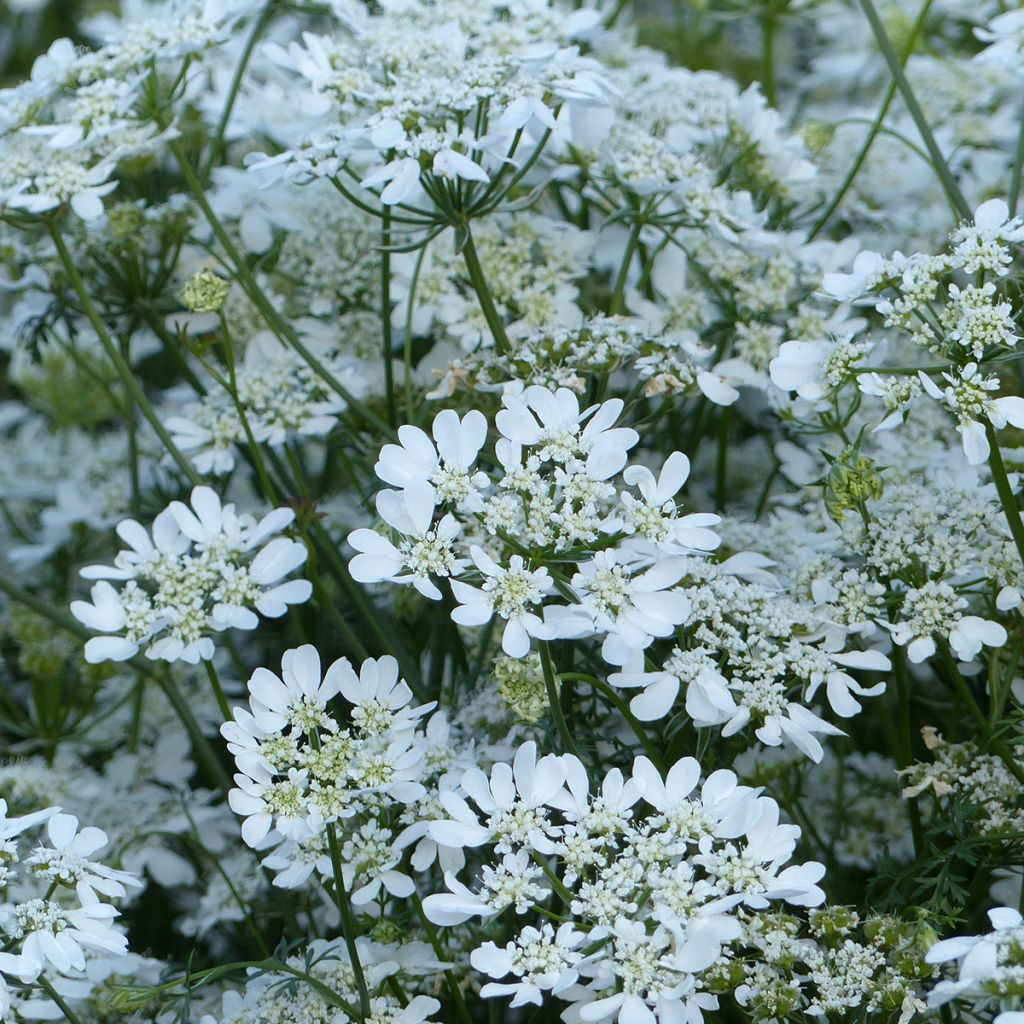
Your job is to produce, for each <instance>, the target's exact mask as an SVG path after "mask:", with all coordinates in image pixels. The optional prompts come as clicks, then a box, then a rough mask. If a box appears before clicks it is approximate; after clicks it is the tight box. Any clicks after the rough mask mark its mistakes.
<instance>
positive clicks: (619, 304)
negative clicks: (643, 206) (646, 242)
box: [608, 215, 644, 316]
mask: <svg viewBox="0 0 1024 1024" xmlns="http://www.w3.org/2000/svg"><path fill="white" fill-rule="evenodd" d="M643 226H644V222H643V219H642V218H641V217H640V216H639V215H637V218H636V220H634V221H633V226H632V228H631V229H630V232H629V240H628V241H627V242H626V250H625V252H624V253H623V254H622V262H621V263H620V264H619V272H618V273H617V274H616V275H615V284H614V285H613V286H612V297H611V299H609V301H608V312H609V314H611V315H612V316H614V315H615V314H616V313H621V312H622V311H623V300H624V296H625V292H626V279H627V278H628V277H629V268H630V265H631V264H632V262H633V254H634V253H635V252H636V247H637V246H638V245H639V244H640V232H641V231H642V230H643Z"/></svg>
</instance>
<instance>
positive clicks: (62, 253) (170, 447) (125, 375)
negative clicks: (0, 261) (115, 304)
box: [46, 218, 202, 485]
mask: <svg viewBox="0 0 1024 1024" xmlns="http://www.w3.org/2000/svg"><path fill="white" fill-rule="evenodd" d="M46 226H47V228H48V229H49V231H50V237H51V238H52V239H53V244H54V245H55V246H56V248H57V255H58V256H59V257H60V261H61V263H62V264H63V265H64V270H65V272H66V273H67V275H68V279H69V280H70V281H71V286H72V287H73V288H74V290H75V291H76V292H77V294H78V298H79V300H80V301H81V303H82V309H83V310H84V312H85V315H86V317H87V318H88V320H89V323H90V324H92V328H93V330H94V331H95V332H96V335H97V337H99V339H100V344H101V345H102V346H103V350H104V351H105V352H106V353H107V358H108V359H109V360H110V361H111V362H112V363H113V364H114V368H115V369H116V370H117V372H118V375H119V376H120V377H121V380H122V381H123V382H124V386H125V387H126V388H127V389H128V393H129V394H130V395H131V396H132V399H133V401H134V402H135V404H136V405H137V406H138V407H139V409H140V410H141V411H142V415H143V416H145V417H146V419H147V420H148V421H149V425H150V426H151V427H152V428H153V430H154V431H156V435H157V437H159V438H160V440H161V442H162V443H163V445H164V447H165V448H166V449H167V451H168V453H169V454H170V456H171V458H172V459H174V461H175V462H176V463H177V465H178V468H179V469H180V470H181V471H182V473H183V474H184V475H185V476H186V477H187V478H188V479H189V481H190V482H191V483H192V484H193V485H197V484H200V483H202V480H201V479H200V477H199V474H198V473H196V471H195V469H193V467H192V463H190V462H189V461H188V459H186V458H185V456H184V455H182V453H181V452H180V451H179V450H178V446H177V445H176V444H175V443H174V441H172V440H171V435H170V434H169V433H168V432H167V430H166V428H165V427H164V425H163V423H162V422H161V421H160V417H159V416H157V414H156V411H155V410H154V409H153V406H152V405H151V404H150V402H149V399H148V398H147V397H146V393H145V392H144V391H143V390H142V385H141V384H140V383H139V381H138V379H137V378H136V376H135V374H134V373H133V372H132V368H131V367H130V366H129V365H128V363H127V362H126V361H125V360H124V359H123V358H122V356H121V353H120V351H119V350H118V347H117V345H115V344H114V341H113V339H112V338H111V337H110V333H109V332H108V331H107V328H106V325H105V324H104V323H103V320H102V319H101V317H100V315H99V313H98V311H97V310H96V307H95V306H94V305H93V301H92V299H91V298H90V297H89V292H88V289H87V288H86V287H85V282H84V281H83V280H82V275H81V274H79V272H78V268H77V267H76V266H75V263H74V260H72V258H71V253H69V252H68V248H67V246H66V245H65V244H64V239H63V238H62V237H61V233H60V230H59V228H58V227H57V224H56V222H55V221H54V220H53V219H52V218H48V219H47V221H46Z"/></svg>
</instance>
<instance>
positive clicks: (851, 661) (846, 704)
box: [807, 651, 892, 718]
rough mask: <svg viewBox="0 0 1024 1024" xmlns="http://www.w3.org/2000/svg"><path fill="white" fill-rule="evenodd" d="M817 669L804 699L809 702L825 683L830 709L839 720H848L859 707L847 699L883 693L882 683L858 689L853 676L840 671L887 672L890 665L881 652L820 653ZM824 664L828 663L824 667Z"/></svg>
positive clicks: (883, 686)
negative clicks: (854, 669) (839, 717)
mask: <svg viewBox="0 0 1024 1024" xmlns="http://www.w3.org/2000/svg"><path fill="white" fill-rule="evenodd" d="M820 661H821V664H820V666H816V667H815V669H814V670H813V671H812V674H811V676H810V679H809V680H808V682H809V684H810V685H809V686H808V687H807V698H808V699H810V698H811V697H813V696H814V694H815V693H816V692H817V691H818V687H819V686H821V684H822V683H824V684H825V694H826V696H827V697H828V702H829V704H830V705H831V706H832V710H833V711H834V712H835V713H836V714H837V715H840V716H841V717H843V718H852V717H853V716H854V715H855V714H857V712H858V711H860V704H858V703H857V701H856V700H855V699H854V698H853V696H851V694H857V696H859V697H877V696H878V694H880V693H884V692H885V683H884V682H880V683H875V685H874V686H861V684H860V683H858V682H857V680H856V679H854V678H853V676H851V675H849V673H847V672H844V671H843V668H860V669H868V670H870V671H874V672H887V671H888V670H889V669H890V668H892V663H891V662H890V661H889V659H888V658H887V657H886V656H885V655H884V654H882V652H881V651H845V652H839V651H821V652H820ZM826 662H827V663H829V664H828V667H826Z"/></svg>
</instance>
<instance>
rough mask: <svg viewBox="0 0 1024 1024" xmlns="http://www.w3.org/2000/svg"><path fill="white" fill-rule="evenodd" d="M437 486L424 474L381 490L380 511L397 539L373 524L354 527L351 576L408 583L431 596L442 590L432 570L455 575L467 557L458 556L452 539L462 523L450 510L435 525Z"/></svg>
mask: <svg viewBox="0 0 1024 1024" xmlns="http://www.w3.org/2000/svg"><path fill="white" fill-rule="evenodd" d="M436 505H437V492H436V491H435V490H434V488H433V487H432V486H431V485H430V484H428V483H425V482H423V481H422V480H411V481H410V482H409V483H408V484H407V485H406V486H405V487H404V488H403V489H402V490H401V491H390V490H385V491H381V492H380V493H379V494H378V495H377V512H378V513H379V515H380V517H381V519H383V520H384V522H385V523H386V524H387V525H388V526H390V527H391V528H392V529H393V530H394V531H395V532H396V533H398V534H399V536H400V540H399V542H398V544H397V545H395V544H393V543H392V542H391V541H390V540H388V539H387V537H385V536H383V535H382V534H380V533H377V532H376V531H375V530H368V529H361V530H355V531H354V532H352V533H350V534H349V536H348V542H349V544H351V545H352V547H353V548H355V550H356V551H357V552H358V554H357V555H356V556H355V557H354V558H353V559H352V560H351V561H350V562H349V571H350V572H351V573H352V578H353V579H354V580H357V581H358V582H360V583H377V582H380V581H382V580H388V581H390V582H391V583H402V584H408V585H411V586H413V587H415V588H416V589H417V590H418V591H419V592H420V593H421V594H422V595H423V596H424V597H428V598H430V599H431V600H432V601H440V600H441V591H440V590H438V588H437V586H436V584H435V583H434V582H433V580H431V578H430V577H431V576H440V577H446V576H452V575H455V574H456V573H458V572H460V571H461V570H462V568H463V565H464V563H463V562H462V561H461V560H460V559H458V558H457V557H456V556H455V553H454V551H453V549H452V542H453V541H454V540H455V538H456V537H458V535H459V533H460V530H461V527H460V526H459V523H458V521H457V520H456V519H455V517H454V516H452V515H451V514H450V513H449V514H446V515H445V516H443V517H442V518H441V520H440V522H438V523H437V524H436V525H435V523H434V508H435V507H436Z"/></svg>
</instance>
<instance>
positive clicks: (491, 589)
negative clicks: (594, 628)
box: [452, 545, 556, 658]
mask: <svg viewBox="0 0 1024 1024" xmlns="http://www.w3.org/2000/svg"><path fill="white" fill-rule="evenodd" d="M469 553H470V556H471V557H472V559H473V563H474V564H475V565H476V567H477V568H478V569H479V570H480V571H481V572H482V573H483V574H484V584H483V586H482V587H481V588H477V587H472V586H470V585H469V584H468V583H462V582H461V581H459V580H452V593H453V594H454V595H455V599H456V600H457V601H458V602H459V605H458V607H457V608H455V609H453V610H452V619H453V620H454V621H455V622H458V623H459V624H460V625H462V626H482V625H483V624H484V623H486V622H490V620H491V618H492V616H493V615H494V613H495V612H497V614H498V615H499V616H500V617H501V618H503V619H505V628H504V631H503V632H502V636H501V646H502V650H504V652H505V653H506V654H507V655H509V657H512V658H523V657H525V656H526V655H527V654H528V653H529V650H530V637H536V638H537V639H539V640H552V639H554V637H555V635H556V629H555V627H554V626H553V625H551V624H549V623H545V622H544V621H543V620H542V619H541V617H540V616H539V615H537V614H536V613H535V612H533V611H531V610H530V608H531V607H533V606H535V605H538V604H540V602H541V601H542V600H543V599H544V596H545V595H546V594H549V593H550V592H551V590H552V589H553V587H554V584H553V582H552V580H551V577H550V576H549V575H548V571H547V569H544V568H540V569H534V570H530V569H527V568H526V563H525V562H524V561H523V558H522V556H521V555H513V556H512V558H511V559H510V560H509V565H508V568H507V569H505V568H502V566H500V565H498V563H497V562H495V561H494V559H492V558H491V556H490V555H488V554H487V552H486V551H484V550H483V548H481V547H478V546H476V545H473V546H472V547H471V548H470V549H469Z"/></svg>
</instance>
